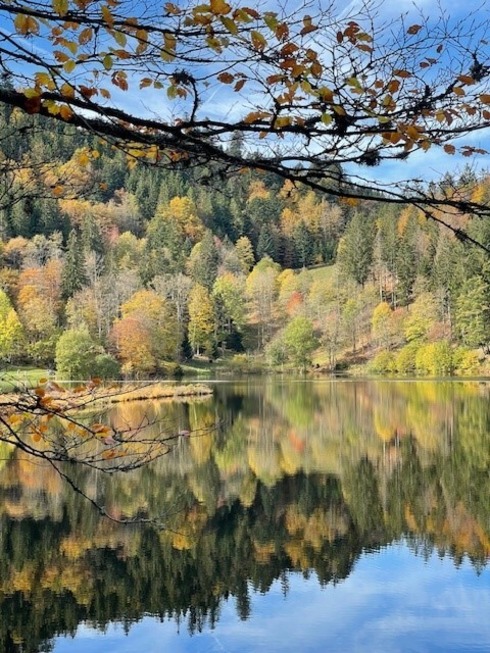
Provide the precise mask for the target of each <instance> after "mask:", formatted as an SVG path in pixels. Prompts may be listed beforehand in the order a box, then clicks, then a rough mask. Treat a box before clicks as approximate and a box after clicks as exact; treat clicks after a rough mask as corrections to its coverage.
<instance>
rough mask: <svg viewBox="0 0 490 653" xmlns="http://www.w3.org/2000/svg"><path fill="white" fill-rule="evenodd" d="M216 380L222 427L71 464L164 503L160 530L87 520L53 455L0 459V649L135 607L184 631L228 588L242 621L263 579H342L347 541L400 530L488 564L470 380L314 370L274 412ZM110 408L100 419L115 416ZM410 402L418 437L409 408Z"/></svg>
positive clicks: (102, 484)
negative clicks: (157, 452) (100, 464)
mask: <svg viewBox="0 0 490 653" xmlns="http://www.w3.org/2000/svg"><path fill="white" fill-rule="evenodd" d="M232 392H233V393H234V394H233V396H232V397H231V401H230V402H229V403H227V404H226V405H227V407H228V410H229V411H230V415H229V416H228V417H227V420H226V421H227V424H228V427H227V429H226V430H225V431H223V432H221V433H218V434H216V435H215V436H214V437H213V438H212V439H210V438H209V436H207V435H206V436H204V437H203V439H202V440H199V439H195V440H193V439H192V438H181V439H180V441H179V444H178V446H176V447H175V449H174V450H173V451H172V453H171V454H170V455H169V456H167V457H165V458H161V459H159V460H158V461H156V462H155V463H154V464H153V465H151V466H148V467H146V468H144V469H142V470H139V471H138V472H137V473H132V474H129V475H126V476H124V477H115V478H113V479H112V480H111V481H109V480H108V477H107V476H106V475H104V474H100V473H99V474H97V472H95V471H90V470H83V469H80V470H78V471H77V472H76V478H75V480H76V482H77V483H78V485H79V486H80V487H81V488H83V489H84V491H85V492H86V493H87V494H90V493H92V494H93V495H94V496H96V497H97V499H98V501H100V502H103V504H104V505H105V506H106V509H107V511H108V512H109V513H110V514H113V515H115V516H125V517H132V516H135V515H141V514H144V513H145V511H150V510H151V512H152V513H154V514H155V513H164V514H165V525H166V529H165V530H163V531H157V530H155V529H154V527H152V526H150V525H147V526H145V525H140V526H138V527H136V526H134V527H132V528H127V527H126V528H122V527H120V526H118V525H117V524H115V523H113V522H109V521H107V520H103V519H99V518H98V516H97V515H96V514H95V513H94V511H93V510H92V508H91V506H90V505H88V504H87V503H86V502H84V501H83V499H82V498H81V497H80V496H78V495H76V494H73V493H66V494H65V495H61V493H60V485H59V478H58V477H56V474H55V473H54V472H53V470H52V469H50V468H49V467H46V468H41V467H38V466H36V467H34V466H33V465H32V462H31V463H26V462H25V461H22V460H21V459H20V457H19V455H18V453H15V452H14V454H13V455H12V456H11V457H10V458H9V460H8V461H7V462H6V463H5V465H4V467H3V468H2V469H1V470H0V612H1V614H2V621H1V623H0V650H5V651H16V652H19V651H20V650H22V651H23V652H24V653H30V652H32V653H34V652H35V651H36V652H37V651H38V650H40V647H44V649H41V650H48V648H49V647H48V644H47V642H49V640H50V638H52V637H53V636H54V635H55V634H56V633H63V632H67V633H70V632H74V631H75V629H76V627H77V624H78V623H80V622H81V621H87V622H88V623H90V624H93V625H94V626H97V627H103V626H104V625H106V624H107V623H108V622H109V621H113V620H119V621H120V622H122V623H123V624H125V625H126V626H128V627H129V625H130V624H131V623H133V622H134V621H135V620H137V619H139V618H141V616H142V615H143V614H154V615H158V616H159V617H161V618H162V619H175V620H177V621H178V622H179V623H182V622H185V623H186V624H187V627H188V629H189V630H190V631H191V632H195V631H198V630H200V629H202V628H204V627H205V626H206V627H207V626H212V625H213V624H215V623H216V621H217V620H218V619H219V614H220V606H221V604H222V601H223V600H225V599H228V598H229V597H234V599H235V601H236V609H237V613H238V615H239V616H240V618H242V619H247V618H248V616H249V614H250V611H251V609H252V607H251V594H252V592H254V591H260V592H267V591H268V589H269V588H270V587H271V584H272V583H273V582H274V581H276V580H278V579H279V580H280V581H281V584H282V586H283V588H284V591H286V592H287V585H288V584H287V577H288V573H290V572H291V571H298V572H302V573H304V574H309V573H311V572H314V573H315V574H316V576H317V577H318V579H319V581H320V582H321V583H324V584H326V583H337V582H341V581H342V580H343V579H344V578H346V577H347V576H348V575H349V574H350V573H351V571H352V568H353V565H354V563H355V561H356V560H357V559H358V557H359V555H360V554H361V553H362V552H363V551H373V550H376V549H378V548H379V547H381V546H385V545H387V544H389V543H390V542H392V541H396V540H399V539H402V538H405V539H406V540H407V541H408V542H409V543H410V545H411V546H412V547H413V548H414V550H417V551H418V552H419V553H422V554H424V555H427V554H429V553H430V552H432V551H433V550H437V551H438V552H440V554H441V555H443V554H446V555H450V556H451V557H452V558H453V559H454V561H455V562H456V563H459V561H460V560H461V559H462V557H463V556H468V557H469V558H470V560H471V561H472V563H473V565H474V566H475V568H476V569H477V570H479V569H481V567H482V566H483V565H485V564H486V562H487V560H488V557H489V555H490V532H489V528H488V524H489V507H490V494H489V493H490V484H489V483H488V456H489V437H490V436H489V433H490V429H489V412H490V411H489V408H488V401H487V397H486V396H485V395H484V394H483V395H482V394H481V393H480V391H475V389H474V387H469V389H468V390H467V389H464V388H460V389H456V390H455V389H453V391H452V395H451V402H450V403H448V402H447V396H448V393H447V390H444V391H443V390H434V389H432V390H431V388H430V384H425V385H424V387H423V388H421V387H418V386H417V387H415V388H414V389H413V394H411V395H409V394H406V386H404V385H400V386H399V387H397V384H384V385H383V384H381V385H377V384H359V385H358V386H357V387H354V386H353V384H342V385H341V386H338V388H337V391H335V390H334V389H333V388H332V387H331V386H330V385H323V386H321V385H320V386H315V385H313V384H312V385H309V391H308V392H307V393H306V392H305V393H303V394H304V397H305V403H304V404H303V406H299V408H298V410H299V412H298V410H296V409H295V411H291V409H290V408H288V410H281V402H284V401H287V399H288V389H287V387H286V386H285V387H283V388H282V389H281V391H279V390H278V389H277V387H276V388H275V389H274V387H273V386H272V387H267V388H266V389H265V392H264V388H260V389H257V390H255V389H254V388H253V384H252V385H251V386H249V387H248V388H246V387H237V388H236V389H234V390H233V391H232ZM259 393H260V400H259V396H258V395H259ZM293 396H294V398H295V402H299V401H300V399H299V397H301V396H302V393H301V392H299V391H298V389H297V388H295V389H294V391H293ZM410 397H411V399H410ZM279 398H280V400H279ZM220 401H226V395H225V393H224V391H223V392H221V398H220ZM390 402H392V404H393V406H394V410H395V412H394V413H393V414H391V415H390V414H389V412H388V409H387V406H388V405H389V403H390ZM410 402H412V403H410ZM380 404H382V406H383V408H382V410H381V409H380ZM306 406H307V407H308V408H306ZM230 407H231V408H230ZM373 407H376V411H374V410H373ZM432 409H433V410H432ZM117 410H118V409H115V411H114V413H113V414H112V415H111V419H112V420H114V421H115V422H117V420H118V419H123V417H124V419H125V420H127V419H129V416H128V415H123V414H122V413H120V414H118V413H117ZM172 410H173V411H174V412H173V413H172V416H173V417H172V418H173V420H174V422H175V423H176V424H178V425H179V426H180V427H183V428H188V426H192V428H199V426H200V424H201V422H202V423H207V422H208V421H209V420H211V419H212V418H213V415H214V412H213V410H212V409H211V407H210V406H208V405H204V404H203V405H200V406H198V407H196V409H195V410H194V409H192V408H191V409H189V407H185V406H179V407H174V408H172ZM307 410H309V411H310V419H309V420H306V419H305V418H304V414H306V412H307ZM424 410H425V411H428V410H432V413H433V417H432V418H431V419H432V426H433V428H434V429H435V431H434V432H433V433H432V435H431V438H430V441H429V442H430V444H429V446H427V442H428V440H427V438H421V439H419V437H418V433H419V432H418V431H415V430H413V429H412V426H413V425H412V423H411V422H410V416H411V415H419V414H421V413H423V412H424ZM295 415H299V418H298V419H296V417H295ZM376 415H377V417H376ZM434 415H435V416H436V417H434ZM376 419H377V420H378V424H380V423H381V421H382V422H383V424H384V425H385V427H383V429H384V430H383V433H382V434H379V435H378V434H377V433H376V431H375V430H374V424H375V421H376ZM388 425H390V426H389V427H390V428H392V429H393V433H392V434H391V437H390V433H388V432H387V428H388ZM356 433H357V435H356ZM293 452H294V454H295V456H296V458H295V459H294V460H293ZM252 453H253V454H254V455H253V456H252ZM267 456H269V461H267V460H263V459H264V458H266V457H267ZM285 456H287V458H285ZM250 460H253V461H254V465H255V466H254V467H250V465H249V461H250ZM270 460H272V461H274V462H273V472H274V475H273V476H271V475H270V474H269V473H268V474H266V473H265V472H266V471H267V470H270V469H272V468H271V462H270ZM293 462H294V466H293V469H292V470H291V467H289V468H288V465H290V466H291V464H292V463H293ZM288 469H289V470H290V471H289V472H288ZM56 478H58V480H57V481H56V480H55V479H56ZM169 506H171V508H169ZM21 639H22V640H23V648H22V649H21V648H20V646H19V642H20V640H21Z"/></svg>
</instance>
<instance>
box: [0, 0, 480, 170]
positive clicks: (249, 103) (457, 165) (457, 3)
mask: <svg viewBox="0 0 490 653" xmlns="http://www.w3.org/2000/svg"><path fill="white" fill-rule="evenodd" d="M177 4H178V3H177ZM244 4H250V5H251V6H253V5H254V4H257V5H258V6H259V8H260V9H261V10H266V9H267V10H274V9H278V7H279V3H278V2H277V0H265V1H264V2H257V0H251V2H250V3H244ZM330 4H331V2H330V0H307V5H308V7H307V8H306V9H305V8H304V6H303V2H298V0H285V2H284V3H283V6H284V7H285V11H286V12H291V11H293V12H294V10H295V9H297V10H298V13H301V14H303V13H305V12H310V13H311V14H312V15H315V12H317V11H319V10H320V9H321V8H322V7H326V6H329V5H330ZM374 4H376V3H374ZM133 5H134V6H135V7H137V6H138V2H134V3H133ZM143 5H146V3H142V6H143ZM333 5H334V15H336V16H337V17H338V18H339V19H340V20H342V21H345V22H346V21H347V20H348V19H349V18H350V17H352V16H355V15H356V13H357V12H358V10H359V8H360V7H361V6H362V0H352V1H351V2H345V1H343V0H333ZM441 10H442V11H443V12H444V13H445V14H446V15H447V16H448V17H450V20H451V21H452V24H453V25H457V24H458V21H459V19H460V18H462V17H463V16H466V15H467V14H468V12H472V11H473V12H475V16H474V17H475V20H476V26H477V27H478V24H479V22H480V21H481V22H483V21H484V20H487V19H489V17H490V3H489V2H487V1H486V0H482V2H478V0H476V2H474V1H473V0H470V2H467V1H466V2H463V0H418V2H412V1H411V0H396V1H395V0H386V1H385V2H383V3H381V6H380V8H379V10H378V13H379V17H380V20H383V21H386V25H387V29H388V28H389V27H390V25H391V24H392V21H395V19H397V18H398V17H399V16H400V15H404V17H405V21H406V25H410V24H412V23H414V22H422V19H421V16H427V17H428V18H429V20H432V19H434V18H435V17H436V16H438V15H439V13H440V11H441ZM135 12H137V9H135ZM2 25H3V26H5V22H4V21H2V19H1V16H0V30H1V28H2ZM4 29H5V27H4ZM476 31H478V29H476ZM17 38H18V39H19V42H21V41H22V43H23V44H24V45H28V47H32V48H33V49H34V48H39V47H40V48H42V47H43V44H42V43H40V42H38V41H37V40H36V39H34V38H32V37H29V38H28V39H23V38H22V37H17ZM487 50H488V48H487ZM41 52H42V49H41ZM485 57H490V53H489V52H487V53H486V54H485V53H482V60H483V62H484V63H485V62H487V63H488V61H487V60H486V58H485ZM137 87H138V84H137V83H136V84H134V85H133V86H132V87H131V91H130V92H128V93H125V92H122V91H119V90H118V89H117V88H115V87H113V88H111V92H112V95H113V104H115V105H116V106H118V107H121V108H124V109H126V110H127V111H128V112H129V113H133V114H135V115H145V116H152V117H155V118H157V119H161V120H164V121H170V122H172V121H173V120H174V118H175V117H177V116H182V115H183V114H184V113H185V112H186V111H187V112H188V111H189V106H190V105H189V103H183V102H181V101H179V100H177V101H169V100H168V98H167V97H166V93H165V90H163V91H158V90H155V89H150V88H148V89H145V90H144V91H139V90H138V88H137ZM256 99H258V98H257V96H254V93H253V91H252V89H251V87H250V86H246V87H245V88H244V89H243V91H242V92H241V93H239V94H237V93H233V92H232V90H231V87H227V86H224V85H223V84H218V83H216V82H214V83H213V82H211V84H210V86H209V88H208V89H207V90H205V91H204V92H203V101H202V105H201V107H200V115H201V116H208V117H209V118H211V119H222V118H224V119H229V120H233V119H239V118H241V117H243V115H244V114H245V113H247V111H251V110H252V109H253V108H254V101H255V100H256ZM267 142H268V141H267ZM267 142H264V144H262V145H261V147H266V146H267ZM279 144H280V142H279ZM461 144H468V145H472V146H475V147H479V148H483V149H488V150H490V138H489V136H487V135H486V133H485V132H478V133H474V134H472V135H470V136H469V137H465V138H464V139H462V140H461ZM271 145H272V147H276V146H277V142H276V141H275V140H271ZM489 162H490V157H489V156H488V155H484V156H478V157H477V158H476V159H475V160H474V163H475V165H476V167H477V168H478V169H484V170H486V169H487V167H490V166H489ZM467 163H471V160H469V159H467V158H464V157H462V156H461V155H454V156H451V155H447V154H445V153H444V152H443V151H442V149H441V148H437V147H432V148H431V150H429V152H427V153H422V152H419V153H414V154H412V155H411V156H410V157H409V158H408V159H407V160H406V161H403V162H402V161H396V162H394V163H390V162H386V163H383V164H382V165H381V166H379V167H377V168H366V167H362V168H358V169H356V168H354V167H352V166H351V167H347V171H348V172H350V173H356V172H358V173H359V174H360V175H362V176H363V177H365V178H368V179H373V180H379V181H382V182H394V181H402V180H403V179H407V178H418V179H421V180H424V181H428V180H430V179H437V178H440V177H441V176H443V175H444V173H445V172H447V171H450V172H452V173H453V174H456V175H457V174H458V172H461V171H462V170H463V168H464V166H465V165H466V164H467Z"/></svg>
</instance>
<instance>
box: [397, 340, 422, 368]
mask: <svg viewBox="0 0 490 653" xmlns="http://www.w3.org/2000/svg"><path fill="white" fill-rule="evenodd" d="M419 349H420V344H419V343H416V342H410V343H409V344H408V345H405V347H402V349H400V351H399V352H398V353H397V354H396V358H395V369H396V371H397V372H398V374H415V370H416V358H417V352H418V350H419Z"/></svg>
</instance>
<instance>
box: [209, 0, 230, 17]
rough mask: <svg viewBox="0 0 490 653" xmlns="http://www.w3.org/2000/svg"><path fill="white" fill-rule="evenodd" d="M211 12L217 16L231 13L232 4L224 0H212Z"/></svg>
mask: <svg viewBox="0 0 490 653" xmlns="http://www.w3.org/2000/svg"><path fill="white" fill-rule="evenodd" d="M209 4H210V7H211V12H212V13H213V14H215V15H217V16H219V15H226V14H229V13H230V11H231V6H230V5H229V4H228V3H227V2H225V1H224V0H210V3H209Z"/></svg>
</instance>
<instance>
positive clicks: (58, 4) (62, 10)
mask: <svg viewBox="0 0 490 653" xmlns="http://www.w3.org/2000/svg"><path fill="white" fill-rule="evenodd" d="M52 1H53V9H54V11H56V13H57V14H59V15H60V16H64V15H65V14H66V12H67V11H68V0H52Z"/></svg>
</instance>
